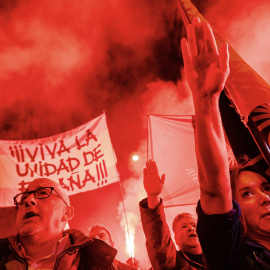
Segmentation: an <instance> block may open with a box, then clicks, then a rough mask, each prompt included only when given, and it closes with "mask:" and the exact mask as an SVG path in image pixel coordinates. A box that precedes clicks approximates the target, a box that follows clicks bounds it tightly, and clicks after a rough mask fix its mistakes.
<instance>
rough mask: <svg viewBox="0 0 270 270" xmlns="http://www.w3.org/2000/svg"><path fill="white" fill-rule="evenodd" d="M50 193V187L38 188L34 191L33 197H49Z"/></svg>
mask: <svg viewBox="0 0 270 270" xmlns="http://www.w3.org/2000/svg"><path fill="white" fill-rule="evenodd" d="M51 193H52V189H51V188H40V189H38V190H36V191H35V197H36V198H37V199H45V198H48V197H50V195H51Z"/></svg>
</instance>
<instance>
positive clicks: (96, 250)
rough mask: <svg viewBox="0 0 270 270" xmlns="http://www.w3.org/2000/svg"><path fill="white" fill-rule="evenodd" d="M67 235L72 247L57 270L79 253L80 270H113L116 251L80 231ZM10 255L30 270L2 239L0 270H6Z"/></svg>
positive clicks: (66, 251) (0, 242) (5, 239)
mask: <svg viewBox="0 0 270 270" xmlns="http://www.w3.org/2000/svg"><path fill="white" fill-rule="evenodd" d="M65 233H68V234H69V238H70V243H71V246H70V247H69V248H67V249H66V250H64V251H63V252H62V253H61V254H60V255H58V257H57V259H56V263H55V267H54V269H55V270H56V269H58V267H61V258H62V257H63V256H74V254H77V253H80V263H79V267H78V270H86V269H87V270H88V269H91V270H103V269H104V270H105V269H111V267H112V262H113V260H114V257H115V255H116V253H117V250H116V249H114V248H112V247H111V246H109V245H107V244H106V243H105V242H103V241H101V240H99V239H91V238H89V237H87V236H86V235H84V234H83V233H82V232H80V231H78V230H74V229H70V230H67V231H65ZM10 255H12V256H13V257H16V259H17V260H18V261H20V262H22V263H24V265H25V269H28V263H27V261H26V260H25V259H24V258H22V257H20V256H19V255H18V253H16V251H15V250H14V249H13V248H12V247H11V245H10V243H9V241H8V239H7V238H3V239H0V270H4V269H5V263H6V262H7V261H8V258H9V256H10ZM61 269H62V268H61Z"/></svg>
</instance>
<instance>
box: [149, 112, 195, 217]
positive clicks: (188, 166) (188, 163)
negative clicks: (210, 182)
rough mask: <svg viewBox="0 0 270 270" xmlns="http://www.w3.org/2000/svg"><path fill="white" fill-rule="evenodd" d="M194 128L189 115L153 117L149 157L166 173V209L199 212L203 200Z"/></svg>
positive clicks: (150, 125) (163, 195)
mask: <svg viewBox="0 0 270 270" xmlns="http://www.w3.org/2000/svg"><path fill="white" fill-rule="evenodd" d="M193 125H194V121H193V117H192V116H189V115H188V116H185V115H184V116H168V115H167V116H166V115H149V118H148V141H149V148H148V155H149V158H151V159H153V160H155V162H156V164H157V167H158V170H159V174H160V175H162V174H166V179H165V186H164V189H163V192H162V194H161V197H162V198H163V201H164V206H165V207H172V206H187V205H193V206H194V207H192V208H193V209H195V205H196V204H197V202H198V200H199V193H200V192H199V180H198V168H197V160H196V154H195V143H194V127H193ZM175 215H176V214H175Z"/></svg>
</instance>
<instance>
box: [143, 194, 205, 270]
mask: <svg viewBox="0 0 270 270" xmlns="http://www.w3.org/2000/svg"><path fill="white" fill-rule="evenodd" d="M140 212H141V220H142V226H143V230H144V234H145V237H146V248H147V252H148V256H149V259H150V262H151V264H152V267H153V269H154V270H158V269H181V270H182V269H183V270H204V269H206V267H205V266H203V265H201V264H199V263H197V262H195V261H192V260H191V259H190V258H189V257H188V256H187V255H186V254H185V253H184V252H182V251H177V250H176V247H175V244H174V242H173V240H172V238H171V234H170V230H169V228H168V225H167V223H166V219H165V213H164V208H163V203H162V201H161V203H160V205H159V206H158V207H156V208H155V209H150V208H148V204H147V199H144V200H142V201H141V202H140Z"/></svg>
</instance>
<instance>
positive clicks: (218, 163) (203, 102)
mask: <svg viewBox="0 0 270 270" xmlns="http://www.w3.org/2000/svg"><path fill="white" fill-rule="evenodd" d="M187 37H188V39H185V38H184V39H182V41H181V47H182V54H183V59H184V70H185V75H186V79H187V81H188V83H189V86H190V88H191V91H192V95H193V102H194V107H195V119H196V131H195V142H196V155H197V163H198V170H199V180H200V190H201V195H200V202H201V206H202V209H203V211H204V212H205V213H206V214H218V213H225V212H228V211H230V210H231V209H232V195H231V187H230V178H229V164H228V157H227V151H226V143H225V138H224V133H223V127H222V122H221V117H220V111H219V96H220V93H221V91H222V90H223V88H224V85H225V81H226V79H227V77H228V75H229V52H228V44H227V43H224V44H223V45H222V46H221V47H220V50H219V51H218V49H217V45H216V41H215V37H214V35H213V32H212V30H211V28H210V26H209V25H208V24H207V23H201V21H200V19H199V18H197V17H195V18H194V19H193V21H192V24H190V25H189V26H188V28H187Z"/></svg>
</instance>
